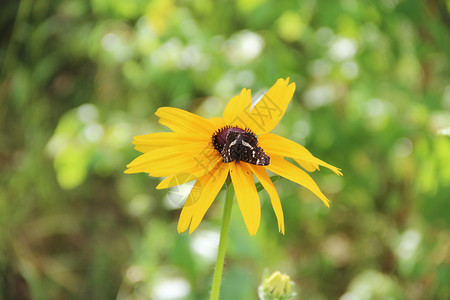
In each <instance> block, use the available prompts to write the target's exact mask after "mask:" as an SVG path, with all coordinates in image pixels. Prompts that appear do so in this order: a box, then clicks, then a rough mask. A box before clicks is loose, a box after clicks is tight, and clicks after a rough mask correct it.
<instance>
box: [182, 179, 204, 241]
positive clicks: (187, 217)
mask: <svg viewBox="0 0 450 300" xmlns="http://www.w3.org/2000/svg"><path fill="white" fill-rule="evenodd" d="M201 186H202V183H201V181H200V180H197V182H196V183H195V184H194V186H193V187H192V190H191V192H190V193H189V196H188V198H187V199H186V202H185V203H184V206H183V209H182V210H181V213H180V218H179V219H178V226H177V230H178V233H181V232H184V231H186V229H188V227H189V224H191V220H192V216H193V215H194V212H195V206H196V204H197V202H198V199H199V198H200V191H201Z"/></svg>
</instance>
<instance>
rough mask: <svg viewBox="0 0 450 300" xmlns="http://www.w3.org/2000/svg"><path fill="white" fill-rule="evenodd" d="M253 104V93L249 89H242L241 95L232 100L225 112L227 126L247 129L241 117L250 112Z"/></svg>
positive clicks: (224, 117)
mask: <svg viewBox="0 0 450 300" xmlns="http://www.w3.org/2000/svg"><path fill="white" fill-rule="evenodd" d="M251 103H252V97H251V91H250V90H247V89H242V91H241V93H240V94H239V95H237V96H235V97H233V98H231V100H230V101H229V102H228V104H227V106H226V107H225V110H224V111H223V119H224V120H225V122H226V124H228V125H232V126H238V127H242V128H245V127H246V126H245V125H244V124H243V123H242V119H241V118H240V116H241V115H242V114H245V113H248V112H249V111H250V107H251Z"/></svg>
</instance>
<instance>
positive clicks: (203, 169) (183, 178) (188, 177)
mask: <svg viewBox="0 0 450 300" xmlns="http://www.w3.org/2000/svg"><path fill="white" fill-rule="evenodd" d="M220 161H222V157H221V156H217V157H215V160H213V161H211V162H210V163H208V164H206V166H205V165H198V166H197V167H196V168H193V169H191V170H189V172H187V173H180V174H173V175H170V176H169V177H166V178H165V179H164V180H163V181H161V182H160V183H159V184H158V186H157V187H156V188H157V189H166V188H169V187H173V186H176V185H180V184H184V183H186V182H189V181H192V180H194V179H197V178H200V177H203V176H205V175H206V174H207V173H208V172H210V171H211V170H212V169H213V168H214V167H215V166H216V164H217V163H219V162H220Z"/></svg>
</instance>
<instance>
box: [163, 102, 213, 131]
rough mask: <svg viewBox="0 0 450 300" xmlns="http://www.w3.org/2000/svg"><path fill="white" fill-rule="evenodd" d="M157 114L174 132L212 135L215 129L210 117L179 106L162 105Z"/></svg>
mask: <svg viewBox="0 0 450 300" xmlns="http://www.w3.org/2000/svg"><path fill="white" fill-rule="evenodd" d="M155 115H157V116H158V117H159V118H160V119H159V123H161V124H163V125H164V126H167V127H168V128H170V129H172V130H173V131H174V132H179V133H191V134H197V135H204V136H210V135H211V134H212V133H214V130H215V127H214V125H213V124H212V123H211V122H210V121H209V120H208V119H205V118H203V117H200V116H198V115H196V114H193V113H190V112H188V111H185V110H182V109H179V108H173V107H161V108H159V109H158V110H157V111H156V113H155Z"/></svg>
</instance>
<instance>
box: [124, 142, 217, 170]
mask: <svg viewBox="0 0 450 300" xmlns="http://www.w3.org/2000/svg"><path fill="white" fill-rule="evenodd" d="M220 158H221V156H220V154H219V152H217V150H215V149H214V148H212V146H211V145H210V143H205V142H202V143H189V144H185V145H175V146H171V147H165V148H161V149H155V150H152V151H150V152H147V153H144V154H142V155H141V156H139V157H138V158H136V159H135V160H133V161H132V162H131V163H130V164H128V165H127V167H128V170H126V171H125V173H139V172H145V173H149V175H150V176H154V177H165V176H170V175H173V174H182V173H192V172H196V171H198V170H200V169H202V168H203V169H204V170H205V172H207V170H210V169H211V168H212V166H211V165H215V164H216V163H217V161H218V160H219V159H220Z"/></svg>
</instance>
